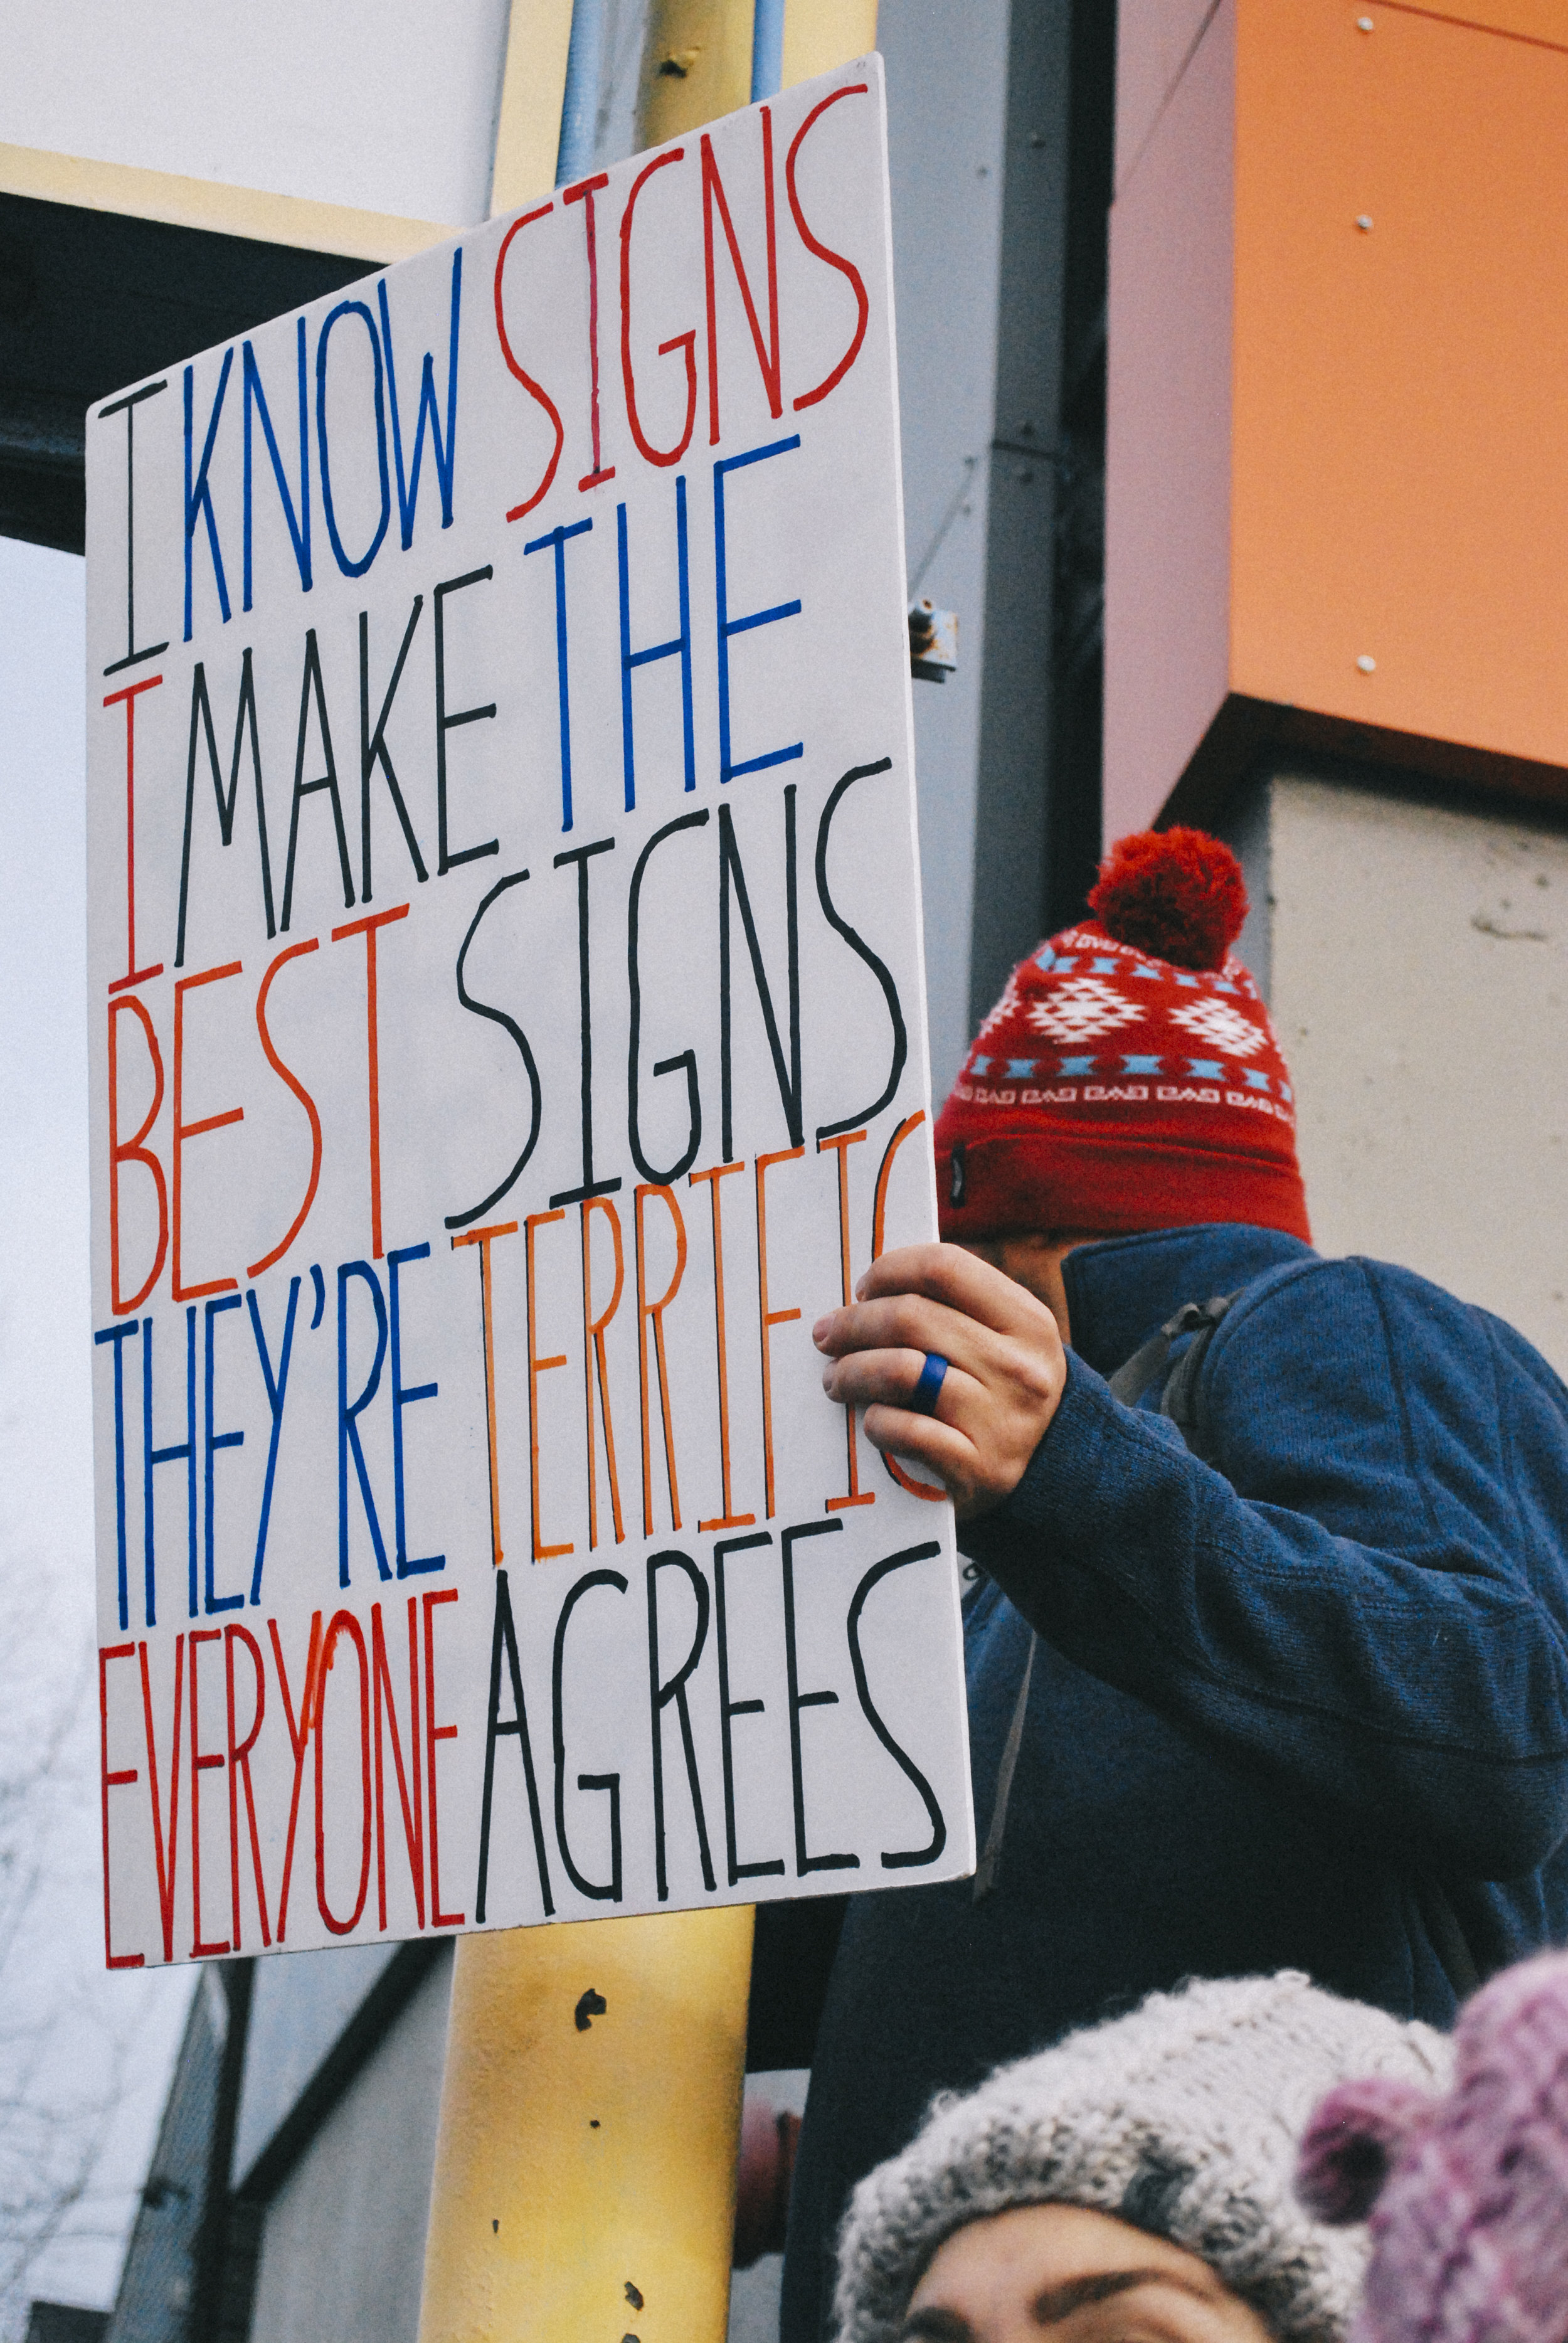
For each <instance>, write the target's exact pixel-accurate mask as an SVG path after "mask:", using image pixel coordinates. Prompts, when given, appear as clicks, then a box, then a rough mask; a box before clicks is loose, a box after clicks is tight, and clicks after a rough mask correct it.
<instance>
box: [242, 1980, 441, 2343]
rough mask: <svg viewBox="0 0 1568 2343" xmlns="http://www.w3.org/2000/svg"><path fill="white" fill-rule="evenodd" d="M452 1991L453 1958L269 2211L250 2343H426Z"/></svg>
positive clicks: (401, 2021) (427, 1984)
mask: <svg viewBox="0 0 1568 2343" xmlns="http://www.w3.org/2000/svg"><path fill="white" fill-rule="evenodd" d="M334 1957H337V1958H340V1957H341V1956H334ZM451 1986H452V1970H451V1964H450V1963H449V1962H447V1961H443V1962H442V1963H441V1965H440V1966H439V1967H438V1968H435V1969H432V1970H431V1972H430V1974H429V1975H428V1976H427V1977H426V1979H425V1981H424V1983H423V1984H422V1985H421V1986H420V1987H419V1989H418V1991H417V1993H416V1994H415V1996H414V1997H413V1999H412V2000H411V2001H410V2002H409V2004H408V2006H407V2008H406V2009H405V2010H404V2011H403V2013H402V2015H401V2016H399V2018H398V2019H397V2024H396V2025H395V2026H393V2028H392V2030H391V2032H390V2033H389V2034H388V2035H387V2037H386V2039H385V2041H384V2042H382V2044H381V2045H380V2046H379V2048H378V2049H377V2053H376V2055H375V2056H374V2057H373V2058H372V2059H370V2061H369V2062H368V2064H367V2065H366V2066H363V2067H362V2068H361V2069H360V2071H359V2073H358V2074H357V2076H356V2077H355V2079H354V2081H353V2082H352V2083H351V2084H350V2085H349V2087H348V2089H347V2091H346V2092H345V2093H344V2095H343V2097H342V2098H341V2099H339V2100H338V2102H337V2106H336V2107H334V2108H333V2110H332V2113H331V2114H330V2115H329V2116H328V2117H327V2121H326V2122H325V2123H324V2124H323V2125H322V2127H321V2129H320V2130H319V2131H318V2132H317V2135H316V2137H315V2138H314V2139H313V2140H312V2141H311V2143H310V2146H309V2147H307V2149H306V2151H305V2154H304V2155H303V2156H302V2157H300V2159H299V2162H298V2163H297V2165H296V2166H295V2167H294V2169H293V2170H292V2172H290V2174H289V2176H288V2177H287V2179H286V2181H285V2182H284V2184H283V2186H282V2187H281V2188H280V2189H279V2190H278V2192H277V2194H276V2197H273V2198H272V2200H271V2202H270V2203H269V2205H268V2206H267V2208H266V2223H265V2226H264V2227H263V2230H262V2240H261V2260H260V2265H259V2268H257V2271H256V2308H255V2310H254V2312H253V2313H252V2317H251V2325H250V2343H415V2338H416V2337H417V2334H418V2331H419V2285H420V2279H421V2278H422V2276H423V2273H424V2268H425V2227H426V2222H427V2217H428V2214H429V2207H430V2175H431V2172H432V2170H433V2168H434V2166H435V2159H436V2117H437V2107H438V2106H439V2102H440V2096H441V2068H442V2062H443V2059H444V2057H445V2055H446V2047H447V2002H448V2000H449V1998H450V1995H451Z"/></svg>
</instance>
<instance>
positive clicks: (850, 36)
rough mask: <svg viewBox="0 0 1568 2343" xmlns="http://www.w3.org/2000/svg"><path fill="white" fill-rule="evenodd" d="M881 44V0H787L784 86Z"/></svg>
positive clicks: (808, 78) (791, 84)
mask: <svg viewBox="0 0 1568 2343" xmlns="http://www.w3.org/2000/svg"><path fill="white" fill-rule="evenodd" d="M876 45H877V0H787V5H786V7H785V10H784V86H785V88H786V89H793V88H794V86H795V85H796V83H797V82H798V81H810V80H811V79H812V78H813V77H814V76H815V75H817V74H825V73H831V72H832V70H833V68H834V66H835V65H848V64H849V59H850V58H851V57H863V56H865V55H866V54H867V52H868V51H869V50H871V49H874V48H875V47H876Z"/></svg>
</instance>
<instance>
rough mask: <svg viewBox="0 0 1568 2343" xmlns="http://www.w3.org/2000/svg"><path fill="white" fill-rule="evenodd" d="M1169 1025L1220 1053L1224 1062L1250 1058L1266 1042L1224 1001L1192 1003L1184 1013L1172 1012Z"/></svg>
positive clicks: (1256, 1027) (1211, 999)
mask: <svg viewBox="0 0 1568 2343" xmlns="http://www.w3.org/2000/svg"><path fill="white" fill-rule="evenodd" d="M1171 1023H1172V1025H1180V1026H1181V1028H1182V1030H1183V1031H1184V1032H1188V1033H1191V1034H1193V1035H1194V1036H1195V1037H1196V1038H1197V1040H1199V1041H1206V1042H1207V1043H1208V1044H1209V1046H1210V1048H1211V1049H1213V1050H1220V1051H1223V1053H1224V1055H1225V1056H1226V1057H1228V1058H1250V1057H1251V1056H1252V1054H1253V1052H1254V1051H1258V1050H1261V1049H1262V1048H1263V1046H1264V1045H1265V1043H1266V1042H1267V1041H1268V1038H1269V1037H1268V1035H1267V1034H1266V1033H1265V1032H1264V1031H1263V1030H1262V1028H1261V1026H1259V1025H1254V1024H1253V1022H1252V1021H1251V1018H1250V1017H1243V1016H1242V1015H1241V1011H1240V1010H1237V1009H1232V1008H1231V1004H1230V1002H1229V1001H1217V1000H1215V999H1214V997H1213V996H1212V995H1211V996H1210V997H1209V998H1208V999H1207V1000H1206V1001H1193V1002H1192V1003H1191V1006H1190V1007H1188V1008H1186V1009H1173V1010H1172V1011H1171Z"/></svg>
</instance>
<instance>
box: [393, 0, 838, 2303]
mask: <svg viewBox="0 0 1568 2343" xmlns="http://www.w3.org/2000/svg"><path fill="white" fill-rule="evenodd" d="M751 24H752V0H654V5H653V6H652V9H651V11H650V13H649V18H648V38H647V43H646V45H645V48H644V51H643V61H642V80H641V85H640V89H639V93H638V145H639V146H658V145H659V144H660V143H662V141H664V140H665V139H667V138H676V137H679V136H681V135H682V133H684V132H686V131H688V130H693V129H696V128H697V127H698V126H699V125H700V124H702V123H704V122H709V121H711V120H713V119H714V117H715V116H719V115H721V114H729V113H732V112H733V111H734V110H735V109H736V108H737V107H738V106H744V105H746V104H747V102H748V99H749V96H750V80H751ZM568 29H569V16H568V15H567V12H565V11H564V10H563V8H562V7H561V5H560V0H513V8H512V21H511V39H510V42H509V44H508V57H507V93H506V97H505V99H504V101H503V106H502V123H501V136H500V137H499V139H498V148H497V157H496V179H495V192H494V196H493V199H492V209H493V210H498V209H503V208H507V207H508V206H511V205H513V204H516V203H518V202H522V201H524V200H526V198H527V197H528V196H530V195H533V194H535V193H537V192H538V191H540V189H542V188H543V187H544V186H548V174H547V158H546V150H547V148H548V149H549V155H548V166H549V170H550V171H551V172H553V162H554V149H553V146H551V144H550V138H549V136H548V133H549V128H550V126H549V124H548V122H547V121H546V119H545V116H546V114H547V113H548V110H549V107H550V106H553V107H554V109H555V112H556V115H557V116H558V114H559V106H560V83H561V80H562V78H563V77H564V74H565V55H566V49H565V43H566V35H567V32H568ZM876 36H877V10H876V0H789V8H788V13H787V15H786V17H785V25H784V82H785V85H786V87H788V86H789V85H792V84H793V83H795V82H797V81H803V80H807V79H809V77H810V76H811V75H814V74H819V73H827V72H829V71H830V70H831V69H832V67H833V66H835V65H843V64H845V63H847V62H848V60H849V58H851V57H854V56H859V55H862V54H863V53H864V52H865V51H866V50H867V49H869V48H871V47H873V46H874V45H875V43H876ZM530 48H531V49H532V51H533V54H534V58H535V62H536V64H537V65H539V66H540V68H541V70H540V72H539V75H538V82H539V83H541V84H543V85H546V90H545V94H544V95H543V96H541V95H540V94H539V91H538V87H537V86H536V88H535V90H534V91H533V93H532V96H531V98H530V92H529V88H528V84H529V81H530V80H531V79H532V78H533V76H531V75H529V73H528V70H527V67H526V60H527V58H528V55H529V51H530ZM755 1917H756V1916H755V1914H754V1912H753V1911H752V1910H751V1908H750V1906H727V1907H725V1908H724V1909H721V1910H719V1911H706V1912H675V1913H659V1914H657V1915H654V1916H650V1917H648V1918H638V1919H627V1920H588V1921H579V1922H575V1923H567V1924H565V1925H563V1926H556V1927H541V1928H518V1929H507V1930H503V1931H498V1932H497V1933H496V1934H494V1935H489V1936H466V1937H464V1938H463V1939H462V1940H461V1941H460V1943H459V1944H458V1946H457V1955H456V1966H455V1971H454V1975H453V1980H452V2007H451V2017H450V2021H449V2025H448V2028H447V2064H446V2071H445V2074H444V2076H443V2078H442V2085H441V2116H440V2125H439V2130H438V2133H437V2144H436V2171H435V2177H434V2180H433V2183H432V2187H431V2194H430V2226H429V2233H428V2241H427V2247H426V2255H425V2282H424V2292H423V2296H422V2298H421V2301H420V2307H419V2343H616V2338H617V2336H618V2335H619V2337H620V2338H628V2343H629V2338H636V2343H723V2338H724V2335H725V2331H726V2328H727V2327H728V2324H729V2267H730V2255H731V2244H732V2239H733V2237H734V2229H735V2175H736V2161H737V2153H738V2150H739V2139H740V2102H741V2092H742V2087H743V2084H744V2080H745V2066H746V2009H747V1994H748V1987H749V1981H750V1974H751V1936H752V1928H753V1925H754V1921H755ZM617 2322H619V2327H617Z"/></svg>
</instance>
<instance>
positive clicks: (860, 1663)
mask: <svg viewBox="0 0 1568 2343" xmlns="http://www.w3.org/2000/svg"><path fill="white" fill-rule="evenodd" d="M940 1552H941V1547H940V1545H938V1544H937V1543H936V1541H935V1540H934V1539H933V1540H932V1541H931V1542H930V1544H927V1545H911V1546H906V1547H905V1548H904V1551H903V1552H902V1553H901V1554H889V1555H888V1557H887V1559H886V1560H885V1561H883V1562H878V1563H873V1564H872V1565H871V1567H870V1569H869V1571H867V1573H866V1575H865V1576H864V1578H862V1579H861V1581H860V1584H859V1586H857V1587H856V1589H855V1593H854V1598H853V1600H852V1601H851V1603H850V1604H849V1621H848V1632H849V1664H850V1665H851V1666H852V1667H853V1669H854V1671H855V1691H856V1693H857V1694H858V1695H859V1703H860V1707H861V1710H862V1712H863V1713H864V1715H865V1719H866V1722H867V1724H868V1725H869V1726H870V1728H871V1730H872V1732H873V1733H874V1734H875V1735H876V1736H877V1738H878V1740H879V1742H880V1743H881V1745H882V1746H883V1748H884V1749H885V1750H886V1751H887V1753H888V1755H889V1756H890V1758H891V1759H892V1761H893V1763H894V1765H897V1766H898V1767H899V1768H900V1771H901V1772H902V1773H904V1774H906V1775H908V1776H909V1778H910V1781H911V1782H912V1783H913V1784H914V1785H915V1787H916V1789H917V1790H918V1791H919V1792H920V1797H921V1799H922V1800H923V1802H924V1805H925V1809H926V1812H927V1814H928V1815H930V1820H931V1839H930V1845H929V1846H921V1847H908V1848H905V1849H903V1850H902V1851H901V1852H900V1853H899V1854H897V1855H883V1857H882V1869H883V1870H884V1871H908V1870H917V1871H918V1870H920V1869H922V1868H923V1867H924V1865H927V1864H928V1863H935V1861H936V1859H937V1857H938V1855H940V1853H941V1851H942V1849H943V1847H944V1846H946V1845H947V1843H948V1826H947V1824H946V1822H945V1821H944V1819H943V1816H942V1810H941V1808H940V1806H939V1805H938V1804H937V1800H936V1793H935V1792H934V1791H933V1790H932V1788H931V1785H930V1783H929V1782H928V1781H927V1779H926V1777H925V1775H923V1774H922V1773H921V1771H920V1767H919V1766H918V1765H916V1764H915V1761H914V1759H913V1758H912V1757H911V1756H910V1755H909V1752H908V1751H907V1750H904V1749H900V1746H899V1745H898V1743H897V1742H896V1741H895V1740H894V1738H893V1736H892V1735H891V1734H890V1732H889V1731H888V1728H887V1726H886V1725H884V1724H883V1722H882V1720H881V1718H880V1717H879V1715H878V1714H877V1710H876V1705H875V1704H874V1702H873V1701H872V1699H871V1688H870V1685H869V1684H868V1682H867V1680H866V1663H865V1659H864V1657H863V1656H862V1654H861V1651H860V1614H861V1613H862V1612H863V1611H864V1610H865V1607H866V1604H867V1601H868V1599H869V1595H870V1593H871V1590H872V1588H873V1587H874V1586H877V1585H879V1584H880V1583H881V1581H882V1580H883V1579H884V1578H886V1577H888V1576H889V1575H890V1573H892V1572H893V1571H895V1570H902V1569H904V1568H905V1567H906V1565H907V1564H910V1563H911V1562H929V1561H930V1559H931V1557H932V1556H933V1554H940Z"/></svg>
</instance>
